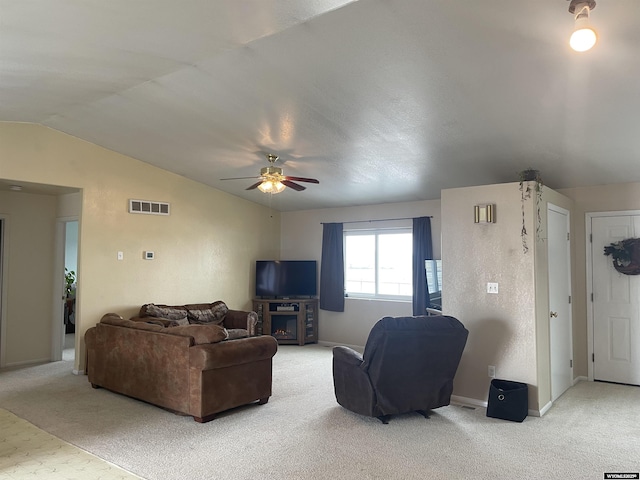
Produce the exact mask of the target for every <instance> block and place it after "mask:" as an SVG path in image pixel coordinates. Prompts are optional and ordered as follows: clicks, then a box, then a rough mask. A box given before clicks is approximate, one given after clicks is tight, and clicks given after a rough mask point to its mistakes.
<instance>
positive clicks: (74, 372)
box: [72, 368, 84, 375]
mask: <svg viewBox="0 0 640 480" xmlns="http://www.w3.org/2000/svg"><path fill="white" fill-rule="evenodd" d="M72 372H73V374H74V375H84V370H76V369H75V368H74V369H73V370H72Z"/></svg>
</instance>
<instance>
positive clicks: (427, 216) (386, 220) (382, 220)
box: [320, 215, 433, 225]
mask: <svg viewBox="0 0 640 480" xmlns="http://www.w3.org/2000/svg"><path fill="white" fill-rule="evenodd" d="M423 217H426V218H433V216H431V215H423ZM414 218H420V217H404V218H380V219H378V220H352V221H350V222H320V225H324V224H325V223H371V222H390V221H392V220H413V219H414Z"/></svg>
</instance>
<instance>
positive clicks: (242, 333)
mask: <svg viewBox="0 0 640 480" xmlns="http://www.w3.org/2000/svg"><path fill="white" fill-rule="evenodd" d="M227 333H228V336H227V340H234V339H236V338H245V337H248V336H249V332H247V329H246V328H227Z"/></svg>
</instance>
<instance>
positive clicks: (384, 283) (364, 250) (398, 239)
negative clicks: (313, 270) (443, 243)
mask: <svg viewBox="0 0 640 480" xmlns="http://www.w3.org/2000/svg"><path fill="white" fill-rule="evenodd" d="M344 242H345V248H344V252H345V291H346V293H347V295H348V296H351V297H364V298H383V299H401V300H410V299H411V296H412V295H413V282H412V265H411V261H412V258H411V257H412V252H413V236H412V232H411V229H410V228H402V229H394V230H357V231H347V232H344Z"/></svg>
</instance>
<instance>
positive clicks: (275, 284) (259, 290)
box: [256, 260, 317, 298]
mask: <svg viewBox="0 0 640 480" xmlns="http://www.w3.org/2000/svg"><path fill="white" fill-rule="evenodd" d="M316 293H317V288H316V261H315V260H258V261H256V297H276V298H277V297H281V298H283V297H313V296H315V295H316Z"/></svg>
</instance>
